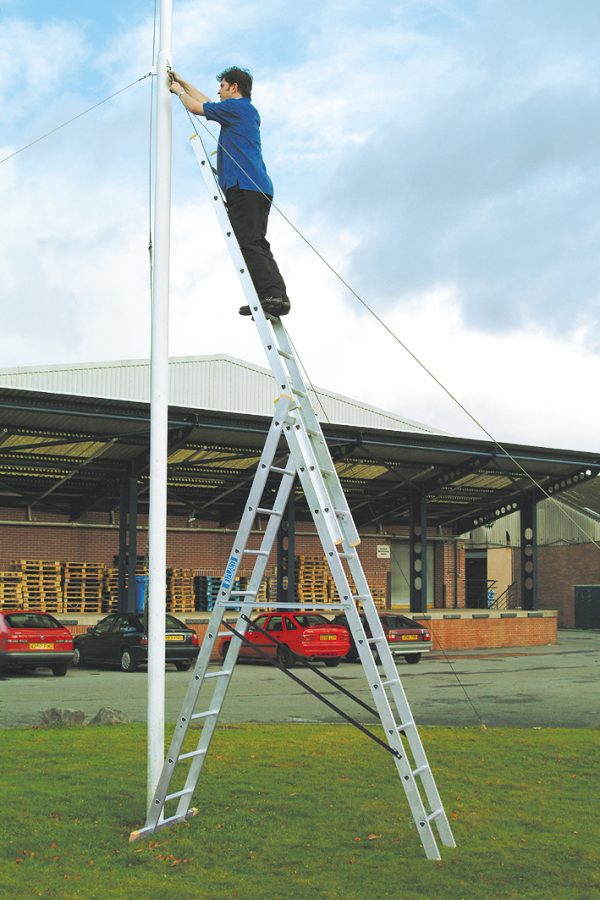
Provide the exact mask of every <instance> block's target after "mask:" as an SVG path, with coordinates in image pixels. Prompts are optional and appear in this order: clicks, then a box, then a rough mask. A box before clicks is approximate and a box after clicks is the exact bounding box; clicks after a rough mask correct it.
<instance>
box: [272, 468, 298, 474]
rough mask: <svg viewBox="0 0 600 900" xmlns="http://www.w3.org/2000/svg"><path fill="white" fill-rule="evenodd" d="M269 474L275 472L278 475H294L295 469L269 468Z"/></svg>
mask: <svg viewBox="0 0 600 900" xmlns="http://www.w3.org/2000/svg"><path fill="white" fill-rule="evenodd" d="M270 470H271V472H277V474H278V475H295V474H296V470H295V469H293V470H292V469H282V468H281V466H270Z"/></svg>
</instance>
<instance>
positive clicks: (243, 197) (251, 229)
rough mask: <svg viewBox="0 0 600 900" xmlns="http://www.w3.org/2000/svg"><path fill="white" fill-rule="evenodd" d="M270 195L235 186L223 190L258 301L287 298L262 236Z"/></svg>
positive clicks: (265, 240) (265, 232)
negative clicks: (225, 191)
mask: <svg viewBox="0 0 600 900" xmlns="http://www.w3.org/2000/svg"><path fill="white" fill-rule="evenodd" d="M271 200H272V198H271V197H266V196H265V195H264V194H261V193H260V192H259V191H245V190H242V189H241V188H239V187H237V186H236V187H232V188H228V189H227V193H226V195H225V202H226V204H227V212H228V214H229V221H230V222H231V226H232V228H233V232H234V234H235V236H236V238H237V240H238V244H239V245H240V249H241V251H242V255H243V257H244V259H245V261H246V265H247V266H248V272H249V273H250V277H251V278H252V281H253V282H254V287H255V288H256V293H257V294H258V297H259V299H260V300H265V299H266V298H267V297H281V298H282V299H283V298H285V297H287V292H286V287H285V282H284V280H283V278H282V277H281V272H280V271H279V269H278V267H277V263H276V262H275V260H274V258H273V254H272V253H271V246H270V244H269V242H268V240H267V238H266V234H267V223H268V221H269V212H270V210H271Z"/></svg>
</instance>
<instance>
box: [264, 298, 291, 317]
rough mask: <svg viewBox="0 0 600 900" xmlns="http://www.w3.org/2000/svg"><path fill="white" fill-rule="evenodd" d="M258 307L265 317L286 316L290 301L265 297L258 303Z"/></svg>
mask: <svg viewBox="0 0 600 900" xmlns="http://www.w3.org/2000/svg"><path fill="white" fill-rule="evenodd" d="M260 305H261V306H262V308H263V310H264V311H265V313H267V315H270V316H277V317H278V318H279V316H287V314H288V313H289V311H290V301H289V300H288V298H287V297H267V298H266V299H265V300H261V301H260Z"/></svg>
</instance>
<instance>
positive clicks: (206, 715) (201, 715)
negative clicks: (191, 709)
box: [190, 709, 219, 719]
mask: <svg viewBox="0 0 600 900" xmlns="http://www.w3.org/2000/svg"><path fill="white" fill-rule="evenodd" d="M218 715H219V710H218V709H207V710H206V712H201V713H194V714H193V716H190V719H208V718H209V717H210V716H218Z"/></svg>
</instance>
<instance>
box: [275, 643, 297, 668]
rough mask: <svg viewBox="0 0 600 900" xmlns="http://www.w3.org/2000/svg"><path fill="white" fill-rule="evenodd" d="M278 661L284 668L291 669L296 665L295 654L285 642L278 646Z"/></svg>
mask: <svg viewBox="0 0 600 900" xmlns="http://www.w3.org/2000/svg"><path fill="white" fill-rule="evenodd" d="M277 662H278V663H279V665H280V666H283V668H284V669H291V668H292V667H293V665H294V656H293V653H292V651H291V650H290V648H289V647H286V646H285V644H281V645H280V646H279V647H278V648H277Z"/></svg>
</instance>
